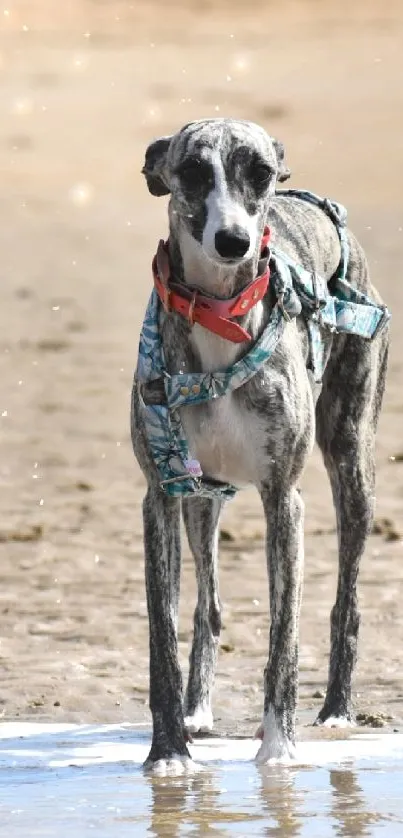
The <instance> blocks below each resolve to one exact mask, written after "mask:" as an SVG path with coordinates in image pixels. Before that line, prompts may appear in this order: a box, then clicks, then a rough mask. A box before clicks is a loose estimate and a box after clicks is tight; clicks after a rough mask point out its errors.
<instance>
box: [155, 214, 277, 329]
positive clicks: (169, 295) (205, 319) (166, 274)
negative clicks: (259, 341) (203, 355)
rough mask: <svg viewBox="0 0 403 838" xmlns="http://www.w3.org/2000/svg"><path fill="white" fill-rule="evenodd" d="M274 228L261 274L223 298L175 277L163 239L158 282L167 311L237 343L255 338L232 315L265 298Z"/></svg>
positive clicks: (263, 247)
mask: <svg viewBox="0 0 403 838" xmlns="http://www.w3.org/2000/svg"><path fill="white" fill-rule="evenodd" d="M269 239H270V229H269V227H265V228H264V231H263V237H262V243H261V257H260V259H261V261H260V262H259V269H260V273H259V274H258V276H257V277H256V279H254V280H252V282H249V284H248V285H247V286H246V287H245V288H243V290H242V291H241V292H240V293H239V294H237V295H236V296H235V297H230V298H229V299H228V298H225V299H222V298H220V297H211V296H209V295H208V294H203V292H202V291H199V289H198V288H193V287H192V286H190V285H186V284H185V283H183V282H177V281H176V280H173V279H171V273H170V267H169V256H168V242H164V241H163V240H162V239H161V241H160V242H159V245H158V250H157V253H156V255H155V256H154V259H153V265H152V268H153V277H154V285H155V288H156V291H157V293H158V296H159V298H160V300H161V302H162V304H163V306H164V309H165V311H167V312H169V311H176V312H178V314H181V315H182V317H185V318H186V320H188V321H189V323H190V324H191V325H192V326H193V324H194V323H200V325H201V326H204V328H205V329H209V330H210V332H214V334H216V335H220V337H222V338H226V339H227V340H230V341H232V342H233V343H242V342H244V341H247V340H251V336H250V334H249V333H248V332H247V331H246V329H243V328H242V326H240V325H239V324H238V323H235V322H234V321H233V320H232V319H231V318H233V317H239V316H241V315H242V314H246V313H247V312H248V311H250V309H251V308H253V306H255V305H256V303H257V302H258V301H259V300H261V299H262V298H263V297H264V295H265V293H266V291H267V288H268V285H269V278H270V269H269V267H268V258H269V252H268V243H269Z"/></svg>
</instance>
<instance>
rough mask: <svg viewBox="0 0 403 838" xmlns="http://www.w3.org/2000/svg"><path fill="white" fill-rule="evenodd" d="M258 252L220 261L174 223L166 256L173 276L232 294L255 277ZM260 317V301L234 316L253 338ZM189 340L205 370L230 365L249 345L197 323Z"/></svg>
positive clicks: (224, 294) (221, 294)
mask: <svg viewBox="0 0 403 838" xmlns="http://www.w3.org/2000/svg"><path fill="white" fill-rule="evenodd" d="M259 255H260V253H259V251H257V252H256V254H255V255H254V256H253V258H252V259H250V260H248V261H247V262H243V263H242V264H240V265H236V266H233V265H225V264H223V265H220V264H218V263H216V262H213V261H212V260H211V259H209V258H208V257H207V256H206V255H205V253H204V251H203V248H202V247H201V245H199V244H198V242H196V241H195V239H194V238H193V237H192V236H191V235H190V233H189V232H188V231H187V230H186V228H184V227H182V226H181V227H179V229H178V227H176V225H170V234H169V259H170V264H171V269H172V274H173V276H174V277H175V278H176V279H178V280H180V281H181V282H184V283H186V284H188V285H192V286H196V287H197V288H200V289H201V290H202V291H204V292H205V293H207V294H212V295H214V296H217V297H233V296H235V295H236V294H237V293H238V292H239V291H241V290H242V288H244V287H245V286H246V285H248V283H249V282H252V280H253V279H255V277H256V275H257V271H258V262H259ZM262 317H263V304H262V302H258V303H257V304H256V306H254V307H253V308H252V309H251V310H250V311H249V312H248V313H247V314H246V315H245V316H244V317H242V318H237V322H239V323H240V324H241V325H242V326H243V327H244V328H245V329H246V330H247V331H248V332H249V334H250V335H251V336H252V339H255V338H256V337H257V335H258V333H259V330H260V328H261V323H262ZM189 340H190V343H191V346H192V350H193V352H195V353H196V355H197V356H198V358H199V359H200V363H201V366H202V369H203V370H204V371H206V372H213V371H214V370H220V369H225V368H226V367H228V366H231V365H232V364H234V363H235V361H236V360H237V359H238V358H239V357H241V355H243V354H245V351H247V350H248V347H249V344H247V343H241V344H239V343H238V344H236V343H232V342H231V341H229V340H226V339H225V338H222V337H219V336H218V335H215V334H213V333H212V332H209V331H208V330H207V329H205V328H203V326H199V325H198V324H197V323H195V325H194V326H193V327H192V329H191V330H190V332H189Z"/></svg>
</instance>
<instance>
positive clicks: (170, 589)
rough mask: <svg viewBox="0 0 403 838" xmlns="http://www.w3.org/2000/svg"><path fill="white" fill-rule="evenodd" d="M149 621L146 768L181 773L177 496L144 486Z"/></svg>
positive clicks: (185, 761)
mask: <svg viewBox="0 0 403 838" xmlns="http://www.w3.org/2000/svg"><path fill="white" fill-rule="evenodd" d="M143 518H144V545H145V562H146V589H147V605H148V617H149V623H150V708H151V712H152V717H153V739H152V745H151V751H150V753H149V756H148V759H147V761H146V763H145V768H146V769H148V770H152V771H155V772H158V773H180V772H181V771H183V770H184V769H185V768H186V767H188V766H189V765H190V764H191V760H190V754H189V752H188V749H187V746H186V733H185V726H184V721H183V709H182V675H181V671H180V667H179V661H178V648H177V626H176V623H177V605H178V596H179V571H180V501H179V500H177V499H175V498H169V497H167V496H166V495H164V493H163V492H162V491H161V490H160V489H159V488H154V487H149V489H148V492H147V495H146V497H145V499H144V503H143Z"/></svg>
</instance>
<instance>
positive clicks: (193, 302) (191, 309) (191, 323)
mask: <svg viewBox="0 0 403 838" xmlns="http://www.w3.org/2000/svg"><path fill="white" fill-rule="evenodd" d="M196 296H197V291H193V294H192V299H191V300H190V303H189V310H188V313H187V321H188V323H189V326H194V323H195V320H194V315H193V312H194V308H195V305H196Z"/></svg>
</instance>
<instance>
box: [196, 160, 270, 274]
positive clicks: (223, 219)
mask: <svg viewBox="0 0 403 838" xmlns="http://www.w3.org/2000/svg"><path fill="white" fill-rule="evenodd" d="M211 163H212V166H213V171H214V188H213V189H212V190H211V192H210V193H209V194H208V196H207V199H206V208H207V218H206V224H205V227H204V230H203V238H202V247H203V250H204V251H205V253H206V255H207V256H208V257H209V258H210V259H214V260H216V261H219V262H221V261H223V262H228V261H233V262H244V261H246V260H247V259H250V258H251V257H252V256H253V254H254V252H255V248H256V244H257V237H258V224H259V215H258V213H256V214H255V215H249V214H248V213H247V211H246V209H245V206H244V205H243V204H242V203H240V202H239V201H236V200H234V198H233V197H232V196H231V194H230V192H229V189H228V184H227V181H226V176H225V171H224V166H223V163H222V160H221V157H220V155H219V154H218V153H214V154H213V155H212V159H211ZM235 229H236V230H237V231H238V232H239V233H242V234H243V235H244V236H245V238H249V246H248V248H247V250H246V252H245V253H244V254H243V255H242V256H239V257H234V258H233V259H231V258H230V257H229V258H225V257H223V256H222V255H221V254H220V253H219V252H218V251H217V247H216V235H217V233H219V232H220V231H228V232H230V231H231V230H235Z"/></svg>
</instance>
